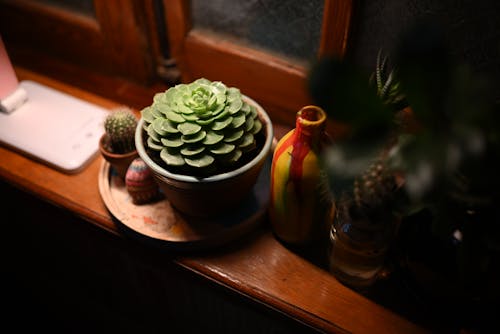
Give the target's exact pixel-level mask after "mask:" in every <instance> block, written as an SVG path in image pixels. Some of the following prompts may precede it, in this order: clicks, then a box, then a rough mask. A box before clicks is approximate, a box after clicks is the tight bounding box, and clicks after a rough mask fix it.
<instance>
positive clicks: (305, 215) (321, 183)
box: [269, 106, 333, 244]
mask: <svg viewBox="0 0 500 334" xmlns="http://www.w3.org/2000/svg"><path fill="white" fill-rule="evenodd" d="M325 125H326V114H325V112H324V111H323V110H322V109H321V108H319V107H317V106H305V107H304V108H302V109H301V110H300V111H299V112H298V113H297V117H296V125H295V129H293V130H291V131H290V132H288V133H287V134H286V135H285V136H284V137H283V138H281V140H280V141H279V142H278V144H277V145H276V148H275V150H274V155H273V162H272V167H271V202H270V208H269V213H270V221H271V225H272V227H273V230H274V233H275V235H276V236H277V237H278V238H279V239H281V240H282V241H284V242H286V243H289V244H306V243H308V242H310V241H313V240H315V239H318V238H319V237H320V236H321V234H322V233H323V234H325V235H326V234H327V232H328V229H327V226H328V224H329V215H330V211H331V209H332V202H333V201H332V198H331V196H330V192H329V191H328V185H327V182H326V178H325V173H323V171H322V169H321V166H320V163H319V154H320V152H321V150H322V147H324V146H325V145H326V144H327V142H328V141H329V137H328V136H327V134H326V132H325Z"/></svg>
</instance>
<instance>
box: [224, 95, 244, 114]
mask: <svg viewBox="0 0 500 334" xmlns="http://www.w3.org/2000/svg"><path fill="white" fill-rule="evenodd" d="M242 106H243V101H242V100H241V98H240V97H238V98H235V99H234V100H232V101H231V102H229V104H228V106H227V107H226V110H227V111H229V113H230V114H231V115H233V114H236V113H237V112H238V111H240V109H241V107H242Z"/></svg>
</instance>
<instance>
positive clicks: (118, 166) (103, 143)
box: [99, 134, 139, 179]
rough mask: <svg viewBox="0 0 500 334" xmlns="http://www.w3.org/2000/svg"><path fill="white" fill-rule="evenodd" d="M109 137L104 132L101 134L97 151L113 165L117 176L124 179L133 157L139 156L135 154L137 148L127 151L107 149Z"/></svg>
mask: <svg viewBox="0 0 500 334" xmlns="http://www.w3.org/2000/svg"><path fill="white" fill-rule="evenodd" d="M108 147H109V138H108V136H107V135H106V134H103V135H102V136H101V139H100V140H99V151H100V152H101V154H102V156H103V157H104V159H106V161H107V162H109V164H110V165H111V166H112V167H113V169H114V170H115V171H116V173H117V174H118V176H120V177H121V178H122V179H125V175H126V174H127V169H128V167H129V166H130V164H131V163H132V161H134V159H135V158H137V157H139V155H138V154H137V150H134V151H131V152H128V153H123V154H120V153H113V152H111V151H109V149H108Z"/></svg>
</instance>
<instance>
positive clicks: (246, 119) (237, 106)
mask: <svg viewBox="0 0 500 334" xmlns="http://www.w3.org/2000/svg"><path fill="white" fill-rule="evenodd" d="M141 115H142V118H143V119H144V130H145V131H146V133H147V146H148V148H150V149H151V150H153V151H157V153H158V156H159V158H160V159H161V160H162V161H163V162H164V163H165V164H166V165H167V167H169V168H172V169H174V170H176V171H181V172H184V173H185V174H191V173H193V172H194V174H196V171H200V172H202V173H204V172H206V171H210V173H212V174H213V173H216V171H220V170H222V169H224V168H228V167H231V166H234V165H236V164H237V163H238V162H239V161H241V159H242V158H243V157H245V156H246V155H248V154H250V153H251V152H252V151H254V150H255V148H256V135H258V134H259V132H260V131H261V129H262V123H261V121H260V120H259V118H258V113H257V109H256V108H255V106H253V105H250V104H248V103H247V102H245V101H244V99H243V96H242V94H241V92H240V90H239V89H237V88H234V87H227V86H226V85H225V84H223V83H222V82H220V81H213V82H212V81H210V80H207V79H204V78H202V79H198V80H196V81H194V82H192V83H189V84H178V85H176V86H174V87H171V88H169V89H168V90H166V91H165V92H161V93H157V94H156V95H155V96H154V98H153V103H152V104H151V105H150V106H148V107H145V108H144V109H143V110H142V111H141Z"/></svg>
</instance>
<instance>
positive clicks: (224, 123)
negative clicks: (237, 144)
mask: <svg viewBox="0 0 500 334" xmlns="http://www.w3.org/2000/svg"><path fill="white" fill-rule="evenodd" d="M232 121H233V118H232V117H231V116H228V117H226V118H224V119H222V120H218V121H215V122H214V123H213V124H212V130H214V131H220V130H222V129H225V128H226V127H228V126H229V124H231V122H232Z"/></svg>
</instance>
